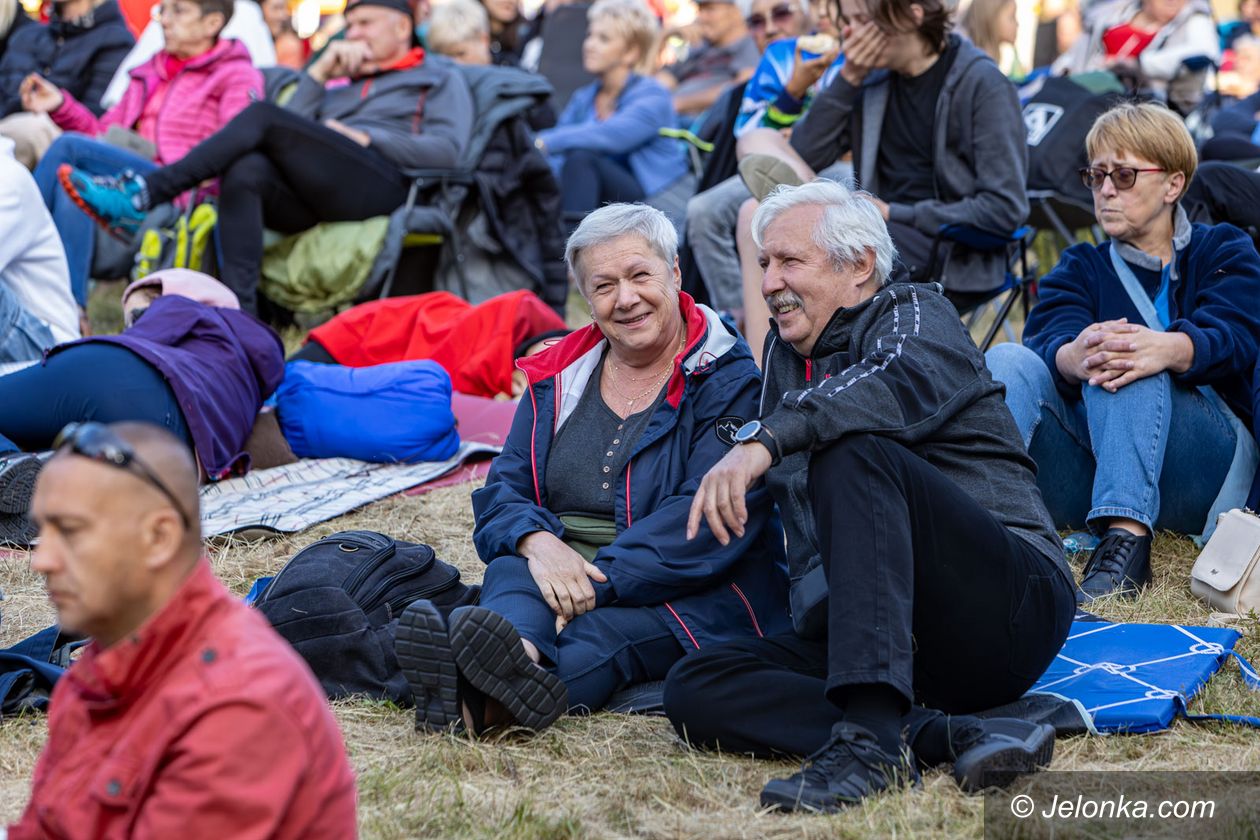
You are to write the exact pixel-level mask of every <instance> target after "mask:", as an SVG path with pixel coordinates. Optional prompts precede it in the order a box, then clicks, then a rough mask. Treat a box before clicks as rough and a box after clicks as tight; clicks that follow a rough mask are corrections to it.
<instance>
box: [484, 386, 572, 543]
mask: <svg viewBox="0 0 1260 840" xmlns="http://www.w3.org/2000/svg"><path fill="white" fill-rule="evenodd" d="M533 435H534V402H533V400H532V399H530V398H529V396H528V395H526V397H523V398H522V399H521V401H520V403H518V404H517V408H516V414H515V416H513V418H512V428H511V430H510V431H509V432H508V437H507V441H505V442H504V444H503V451H502V452H501V453H500V454H499V455H498V457H496V458H495V459H494V463H493V464H492V465H491V467H490V474H489V475H488V476H486V485H485V487H482V488H481V489H480V490H477V491H476V492H474V493H473V494H472V506H473V518H474V519H475V520H476V523H477V524H476V526H475V527H474V528H473V544H474V545H475V546H476V547H477V554H478V555H479V556H480V557H481V560H482V562H484V563H489V562H491V561H492V560H494V559H495V558H496V557H507V556H511V555H514V554H516V544H517V543H519V542H520V541H521V537H524V536H525V535H526V534H532V533H533V532H534V531H550V532H551V533H553V534H555V535H556V536H557V537H561V538H563V537H564V526H563V525H562V524H561V523H560V519H559V517H557V516H556V515H555V514H554V513H552V512H551V511H549V510H547V509H546V508H545V507H542V506H541V505H539V504H538V503H537V498H538V497H537V493H536V490H535V487H534V470H533V466H532V460H531V457H532V456H531V449H532V442H533Z"/></svg>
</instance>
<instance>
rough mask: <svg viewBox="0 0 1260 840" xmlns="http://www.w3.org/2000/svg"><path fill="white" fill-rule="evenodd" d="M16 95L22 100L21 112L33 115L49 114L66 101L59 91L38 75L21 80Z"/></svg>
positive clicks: (34, 74)
mask: <svg viewBox="0 0 1260 840" xmlns="http://www.w3.org/2000/svg"><path fill="white" fill-rule="evenodd" d="M18 95H19V96H21V98H22V108H23V110H26V111H30V112H31V113H33V114H51V113H52V112H53V111H56V110H57V109H58V108H60V107H61V106H62V104H63V103H64V102H65V101H66V97H65V95H64V94H63V93H62V92H61V89H60V88H58V87H57V86H56V85H54V84H53V83H52V82H50V81H48V80H47V79H45V78H44V77H43V76H41V75H39V74H38V73H32V74H30V75H29V76H27V77H26V78H25V79H23V80H22V84H21V85H20V86H19V87H18Z"/></svg>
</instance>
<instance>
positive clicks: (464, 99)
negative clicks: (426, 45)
mask: <svg viewBox="0 0 1260 840" xmlns="http://www.w3.org/2000/svg"><path fill="white" fill-rule="evenodd" d="M472 124H473V102H472V94H471V93H470V92H469V90H468V83H467V82H466V81H464V76H463V74H461V73H460V72H458V71H457V70H455V69H454V68H452V69H451V70H449V71H448V72H446V73H444V74H443V77H442V80H441V81H440V82H438V83H437V84H436V85H434V86H433V87H432V88H431V89H430V90H429V94H428V96H427V97H426V98H425V101H424V114H423V121H422V122H421V124H420V131H419V133H415V132H412V131H410V130H408V129H405V128H401V127H400V128H380V127H373V128H369V129H367V133H368V136H369V137H371V138H372V147H373V148H375V149H376V150H377V151H378V152H380V153H381V154H382V155H384V156H385V158H386V159H388V160H389V161H390V162H391V163H393V164H395V165H396V166H398V167H399V168H400V169H404V170H406V169H426V168H433V169H448V168H450V167H453V166H456V165H458V163H459V158H460V155H462V154H463V151H464V149H465V148H466V147H467V146H468V141H469V139H470V138H471V137H472Z"/></svg>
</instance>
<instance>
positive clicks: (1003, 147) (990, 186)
mask: <svg viewBox="0 0 1260 840" xmlns="http://www.w3.org/2000/svg"><path fill="white" fill-rule="evenodd" d="M949 37H950V39H951V43H952V42H957V43H958V55H957V56H956V57H955V58H954V63H953V64H952V65H951V66H950V68H949V73H947V74H946V76H945V83H944V86H943V87H942V89H941V97H940V99H939V100H938V101H937V104H936V120H935V136H934V137H933V152H934V154H933V158H934V162H935V166H934V171H933V173H932V174H933V184H934V187H935V192H936V196H935V198H931V199H927V200H924V201H919V202H915V203H914V204H893V205H891V206H890V207H889V219H890V220H891V221H894V222H901V223H903V224H907V225H913V226H914V227H916V228H918V229H919V230H921V231H923V232H924V233H926V234H928V235H930V236H935V235H936V234H937V232H938V231H939V230H940V228H941V226H942V225H947V224H968V225H972V226H974V227H977V228H980V229H982V230H987V231H991V232H993V233H998V234H1009V233H1012V232H1014V231H1015V230H1016V229H1017V228H1018V227H1019V226H1020V225H1022V224H1023V223H1024V219H1026V218H1027V217H1028V198H1027V196H1026V195H1025V183H1026V182H1027V180H1028V146H1027V144H1026V141H1025V132H1024V118H1023V116H1022V114H1021V113H1020V109H1019V98H1018V96H1017V95H1016V93H1015V87H1014V86H1013V85H1012V84H1011V83H1010V82H1009V81H1008V80H1007V79H1006V77H1005V76H1003V75H1002V71H1001V70H998V68H997V65H996V64H994V63H993V59H991V58H989V57H988V56H987V55H985V54H984V53H983V52H981V51H980V50H979V49H977V48H976V47H975V46H974V45H973V44H972V43H971V42H970V41H968V40H966V39H965V38H960V37H959V36H958V35H951V36H949ZM891 78H892V74H891V73H889V72H888V71H887V70H879V71H876V72H874V73H871V74H870V75H869V76H867V77H866V79H865V80H863V82H862V85H861V87H856V88H855V87H853V85H851V84H849V83H848V82H847V81H845V80H844V76H843V75H841V74H837V75H836V78H835V80H834V81H832V83H831V84H830V85H828V86H827V87H826V88H825V89H824V90H823V91H822V92H821V93H819V94H818V96H817V97H816V98H815V99H814V102H813V104H812V105H811V106H810V109H809V113H808V114H807V115H806V116H805V118H804V119H803V120H801V122H800V123H799V124H798V125H797V126H796V128H795V130H793V132H792V146H793V147H794V148H795V149H796V151H797V152H798V153H799V154H800V155H801V157H802V158H804V159H805V162H806V163H808V164H809V165H810V166H811V167H813V169H814V171H815V172H817V171H819V170H821V169H823V168H824V167H827V166H830V165H831V164H832V163H835V162H836V161H837V160H839V159H840V157H841V156H842V155H844V154H845V153H846V152H850V151H851V152H853V169H854V171H855V172H856V173H857V183H858V186H860V187H861V188H862V189H864V190H866V191H867V192H870V193H873V194H874V195H876V196H878V195H879V180H878V177H877V175H876V166H875V163H876V159H877V158H878V154H877V151H878V149H879V140H880V134H881V132H882V131H883V127H884V111H885V109H886V107H887V105H888V94H889V81H890V80H891ZM1005 270H1006V266H1005V259H1004V255H1003V254H1001V253H979V252H975V251H967V250H965V249H961V248H960V249H956V251H955V253H954V255H953V257H951V259H950V260H949V263H948V265H947V267H946V276H945V277H938V278H936V279H937V280H939V281H941V282H942V283H944V284H945V286H946V287H947V288H949V289H951V290H953V291H960V292H967V291H986V290H988V289H993V288H996V287H998V286H1000V285H1001V284H1002V282H1003V279H1004V277H1005Z"/></svg>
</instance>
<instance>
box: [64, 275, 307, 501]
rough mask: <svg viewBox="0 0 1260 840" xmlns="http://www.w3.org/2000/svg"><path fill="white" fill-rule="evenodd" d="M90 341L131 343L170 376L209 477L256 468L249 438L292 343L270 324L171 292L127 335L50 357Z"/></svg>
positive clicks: (130, 347)
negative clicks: (251, 463)
mask: <svg viewBox="0 0 1260 840" xmlns="http://www.w3.org/2000/svg"><path fill="white" fill-rule="evenodd" d="M88 342H104V343H107V344H117V345H118V346H120V347H126V348H127V349H128V350H130V351H131V352H133V353H135V354H136V355H137V356H139V357H140V358H142V359H144V360H145V361H146V362H148V363H149V364H150V365H152V366H153V367H155V368H157V370H158V371H159V372H160V373H161V374H162V376H163V377H165V379H166V381H167V382H168V383H169V384H170V386H171V390H172V391H174V392H175V398H176V400H178V401H179V407H180V409H181V410H182V411H183V412H184V421H185V422H186V423H187V424H188V430H189V431H190V432H191V433H192V439H193V444H194V446H196V449H197V460H198V461H199V462H200V463H201V466H202V468H203V469H204V470H205V471H206V475H208V476H209V477H210V478H211V479H214V480H218V479H220V478H224V477H226V476H228V475H240V474H243V473H245V472H246V471H248V469H249V455H248V454H246V453H245V452H244V451H242V450H243V448H244V446H245V440H246V438H248V437H249V433H250V431H251V430H252V429H253V428H254V419H255V417H257V415H258V409H259V408H260V407H261V406H262V402H263V400H265V399H266V398H267V397H269V396H270V395H271V392H272V391H274V390H275V389H276V386H277V385H279V384H280V379H281V378H282V377H283V376H284V345H283V344H281V342H280V336H278V335H276V333H275V332H274V331H273V330H272V329H271V328H270V327H268V326H267V325H265V324H263V323H262V322H261V321H259V320H258V319H257V318H255V317H254V316H253V315H250V314H248V313H245V312H241V311H239V310H236V309H222V308H219V307H214V306H206V305H204V304H201V303H197V302H196V301H195V300H192V299H190V298H186V297H180V296H179V295H166V296H163V297H160V298H158V299H157V300H155V301H153V303H152V304H151V305H150V306H149V308H148V310H147V311H146V312H145V313H144V317H143V318H141V319H140V320H138V321H136V323H135V325H134V326H132V327H131V328H130V329H128V330H127V331H126V332H124V333H123V334H122V335H106V336H97V337H94V338H85V339H82V340H81V341H74V342H70V343H68V344H62V345H59V346H57V347H54V348H53V349H52V350H50V351H49V353H48V355H50V356H51V355H53V354H54V353H60V352H63V351H64V350H66V348H68V347H74V346H76V345H79V344H86V343H88Z"/></svg>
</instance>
